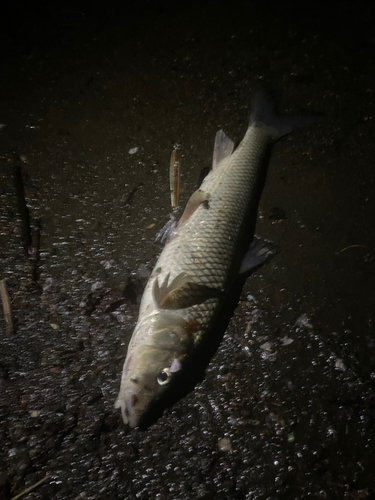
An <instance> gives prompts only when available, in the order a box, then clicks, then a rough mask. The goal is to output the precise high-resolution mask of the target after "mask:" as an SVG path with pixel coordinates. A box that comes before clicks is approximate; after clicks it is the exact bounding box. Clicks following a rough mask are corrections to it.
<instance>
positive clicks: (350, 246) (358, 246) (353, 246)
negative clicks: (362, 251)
mask: <svg viewBox="0 0 375 500" xmlns="http://www.w3.org/2000/svg"><path fill="white" fill-rule="evenodd" d="M348 248H367V246H366V245H349V246H348V247H345V248H343V249H342V250H340V253H341V252H345V250H348Z"/></svg>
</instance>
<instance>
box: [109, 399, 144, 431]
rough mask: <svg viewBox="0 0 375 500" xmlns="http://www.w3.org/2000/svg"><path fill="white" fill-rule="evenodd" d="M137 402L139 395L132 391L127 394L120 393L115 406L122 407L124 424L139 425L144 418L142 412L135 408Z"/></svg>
mask: <svg viewBox="0 0 375 500" xmlns="http://www.w3.org/2000/svg"><path fill="white" fill-rule="evenodd" d="M137 403H138V396H137V395H136V394H132V393H130V394H126V395H125V396H122V395H120V394H119V396H118V398H117V400H116V402H115V408H116V409H119V408H120V409H121V415H122V420H123V421H124V424H126V425H129V427H137V426H138V425H139V422H140V420H141V418H142V412H140V411H139V410H138V411H137V410H136V409H135V405H136V404H137Z"/></svg>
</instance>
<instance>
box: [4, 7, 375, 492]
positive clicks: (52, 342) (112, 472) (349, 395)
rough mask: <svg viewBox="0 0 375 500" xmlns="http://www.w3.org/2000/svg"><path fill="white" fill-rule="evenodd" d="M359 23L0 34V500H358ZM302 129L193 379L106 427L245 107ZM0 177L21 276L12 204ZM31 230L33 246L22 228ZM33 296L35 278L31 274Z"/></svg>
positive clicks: (362, 280) (131, 24) (370, 123)
mask: <svg viewBox="0 0 375 500" xmlns="http://www.w3.org/2000/svg"><path fill="white" fill-rule="evenodd" d="M371 14H372V12H370V10H369V9H368V8H365V7H364V6H363V5H361V4H357V3H354V2H353V3H351V2H340V3H337V4H336V7H335V9H334V10H333V11H332V12H331V11H330V12H328V11H324V10H322V9H315V8H313V7H309V8H302V7H301V6H297V4H296V3H292V2H286V3H283V4H282V5H279V4H276V3H273V2H265V3H262V4H257V3H246V2H236V1H234V2H230V3H229V2H206V3H198V2H194V1H193V2H182V3H180V4H179V6H178V7H177V3H173V2H166V1H159V2H154V3H149V2H141V3H140V4H138V5H137V6H136V5H133V6H131V7H130V6H126V7H124V6H123V5H121V4H120V3H116V2H114V3H109V4H108V5H107V4H102V5H97V4H88V3H85V2H79V3H78V4H74V5H70V4H66V3H64V4H62V3H61V4H60V5H59V6H57V5H56V6H47V4H40V5H36V6H35V5H34V6H33V8H32V9H31V8H30V9H29V10H26V11H25V10H23V11H22V12H17V13H16V12H13V14H12V15H11V16H9V19H7V22H6V25H5V26H4V29H3V30H2V31H1V34H0V42H1V43H0V56H1V58H2V61H3V68H2V70H3V71H2V78H1V80H0V96H1V97H0V123H1V124H2V125H4V126H2V125H1V126H0V279H5V280H6V283H7V288H8V292H9V294H10V298H11V303H12V309H13V314H14V318H15V324H16V333H14V334H7V333H6V329H5V320H4V317H3V315H2V312H1V313H0V314H1V315H0V335H1V337H0V345H1V349H0V422H1V426H0V498H4V499H10V498H13V497H15V496H16V495H18V494H20V493H21V492H23V491H24V490H26V489H27V488H30V487H32V486H34V485H37V483H38V481H41V480H44V481H43V482H41V483H40V484H39V485H37V486H36V487H35V488H34V489H32V490H31V491H30V492H28V493H25V494H24V495H23V498H25V499H26V498H27V499H28V500H37V499H38V500H40V499H51V498H53V499H68V498H69V499H77V500H78V499H92V500H94V499H106V498H110V499H117V498H118V499H125V498H126V499H129V500H132V499H148V498H155V499H173V500H177V499H197V498H199V499H204V500H206V499H207V500H208V499H233V500H234V499H236V500H242V499H246V500H247V499H249V500H250V499H251V500H255V499H259V500H260V499H295V498H326V499H336V498H337V499H355V500H357V499H373V498H375V483H374V474H373V470H374V469H373V465H372V464H373V448H374V438H375V426H374V424H375V369H374V361H375V337H374V310H375V300H374V299H375V293H374V287H373V283H374V243H375V237H374V230H373V214H374V213H375V207H374V168H373V137H374V134H375V125H374V118H373V117H374V116H375V115H374V97H373V96H374V92H375V88H374V81H375V79H374V78H375V70H374V68H375V66H374V55H375V45H374V39H373V33H372V29H373V27H372V22H371ZM263 85H265V86H268V87H271V88H274V89H276V90H277V92H278V93H279V95H280V99H281V102H280V106H281V108H282V109H283V110H286V111H294V112H304V111H309V110H311V111H317V112H321V113H324V115H325V118H324V119H322V120H320V121H319V122H318V123H316V124H315V125H313V126H312V127H310V128H308V129H304V130H297V131H295V132H294V133H293V134H291V135H290V136H289V137H287V138H285V139H283V140H282V141H280V143H278V144H277V145H276V146H275V147H274V150H273V154H272V158H271V161H270V165H269V171H268V176H267V180H266V184H265V188H264V191H263V195H262V198H261V202H260V207H259V217H258V223H257V228H256V232H257V234H258V235H259V236H261V237H265V238H268V239H270V240H272V241H274V242H275V243H276V244H277V245H279V246H280V248H281V251H280V253H279V254H277V255H276V256H275V257H274V258H273V259H272V261H271V262H269V263H268V264H267V265H266V266H264V267H262V268H261V269H258V270H257V271H256V272H255V273H254V274H253V275H252V276H251V277H250V278H249V279H248V280H247V281H246V284H245V286H244V288H243V291H242V293H241V296H240V300H239V304H238V306H237V308H236V310H235V312H234V314H233V316H232V318H231V320H230V323H229V325H228V328H227V330H226V333H225V335H224V337H223V339H222V342H221V343H220V345H219V348H218V350H217V352H216V354H215V355H214V356H213V358H212V359H211V361H210V363H209V365H208V366H207V369H206V372H205V377H204V378H203V379H202V380H201V381H200V382H199V383H198V384H197V385H196V387H195V389H194V390H193V391H191V392H190V393H189V394H188V395H187V396H186V397H184V398H183V399H181V400H180V401H178V402H177V403H176V404H175V405H174V406H173V407H171V408H168V409H166V411H165V412H164V414H163V415H162V416H161V418H160V419H158V420H157V421H156V422H155V423H154V424H153V425H152V426H151V427H150V428H149V429H147V430H139V429H129V428H127V427H125V426H124V424H123V423H122V420H121V416H120V413H119V412H118V411H116V410H114V407H113V405H114V401H115V398H116V396H117V392H118V389H119V381H120V374H121V369H122V364H123V361H124V358H125V354H126V348H127V344H128V342H129V339H130V335H131V333H132V329H133V327H134V324H135V322H136V319H137V312H138V305H139V300H140V296H141V293H142V289H143V286H144V284H145V282H146V280H147V275H148V272H149V271H150V269H151V268H152V266H153V263H154V262H155V259H156V257H157V255H158V253H159V252H160V245H158V244H156V243H155V242H154V237H155V234H156V232H157V231H158V230H159V229H160V228H161V227H162V226H163V225H164V224H165V222H166V221H167V220H168V216H169V215H168V214H169V211H170V208H169V190H168V166H169V157H170V154H171V152H172V148H173V145H174V144H176V143H179V144H180V146H181V148H180V151H181V154H182V180H181V202H182V204H184V203H185V202H186V200H187V199H188V197H189V195H190V194H191V192H192V191H193V190H194V189H195V187H196V184H197V181H198V178H199V175H200V172H201V170H202V169H203V168H207V167H209V166H210V163H211V158H212V147H213V140H214V136H215V133H216V131H217V130H219V129H220V128H223V129H224V130H225V132H226V133H227V134H228V135H229V136H230V137H232V138H233V139H234V140H236V141H239V140H240V139H241V138H242V135H243V133H244V131H245V129H246V124H247V120H248V114H249V96H250V94H251V92H252V91H253V90H254V89H256V88H259V87H260V86H263ZM15 166H20V167H21V170H22V177H23V182H24V189H25V197H26V202H27V205H28V207H29V211H30V217H31V225H32V227H33V228H35V227H36V226H37V223H38V221H39V224H40V231H41V241H40V255H39V262H38V265H37V269H36V278H37V279H36V280H35V279H33V272H35V269H34V268H35V265H34V264H33V263H32V262H31V261H30V260H28V259H26V258H25V256H24V250H23V241H22V228H21V221H20V218H19V216H18V212H17V199H16V194H15V190H14V182H13V173H14V167H15ZM34 232H35V229H34ZM34 277H35V275H34Z"/></svg>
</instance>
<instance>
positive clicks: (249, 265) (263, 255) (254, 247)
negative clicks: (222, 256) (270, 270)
mask: <svg viewBox="0 0 375 500" xmlns="http://www.w3.org/2000/svg"><path fill="white" fill-rule="evenodd" d="M279 251H280V248H279V247H278V246H277V245H274V244H273V243H271V242H270V241H266V240H262V239H260V238H258V237H256V236H254V238H253V241H252V242H251V245H250V247H249V250H248V251H247V253H246V254H245V256H244V258H243V260H242V263H241V267H240V271H239V272H240V274H245V273H247V272H249V271H251V270H252V269H254V268H255V267H257V266H260V265H261V264H264V262H266V261H267V260H268V259H270V258H271V257H273V256H274V255H275V254H277V253H278V252H279Z"/></svg>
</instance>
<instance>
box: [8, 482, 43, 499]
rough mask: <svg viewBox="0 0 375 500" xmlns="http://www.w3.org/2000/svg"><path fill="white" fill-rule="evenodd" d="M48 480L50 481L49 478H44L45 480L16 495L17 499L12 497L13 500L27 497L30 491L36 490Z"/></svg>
mask: <svg viewBox="0 0 375 500" xmlns="http://www.w3.org/2000/svg"><path fill="white" fill-rule="evenodd" d="M47 479H49V476H44V478H43V479H41V480H40V481H38V482H37V483H35V484H33V485H32V486H29V488H26V489H25V490H23V491H21V493H18V495H16V496H15V497H12V498H11V500H17V499H18V498H21V497H22V496H23V495H26V494H27V493H30V491H32V490H34V489H35V488H37V487H38V486H39V485H41V484H42V483H44V482H45V481H47Z"/></svg>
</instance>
